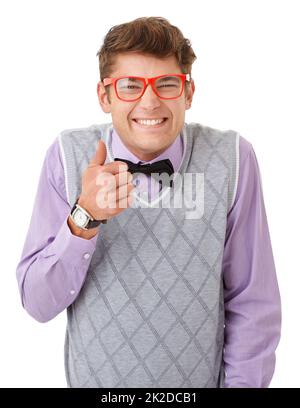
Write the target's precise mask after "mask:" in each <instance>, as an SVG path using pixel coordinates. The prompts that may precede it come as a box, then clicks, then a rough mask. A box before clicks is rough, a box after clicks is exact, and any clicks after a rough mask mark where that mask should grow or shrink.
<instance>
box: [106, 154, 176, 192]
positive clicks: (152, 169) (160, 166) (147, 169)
mask: <svg viewBox="0 0 300 408" xmlns="http://www.w3.org/2000/svg"><path fill="white" fill-rule="evenodd" d="M114 160H115V161H117V160H118V161H119V160H120V161H122V162H124V163H127V164H128V171H129V172H130V173H143V174H147V175H151V173H158V174H160V173H167V174H168V175H169V176H171V175H172V174H173V173H174V167H173V165H172V163H171V161H170V160H169V159H164V160H159V161H156V162H153V163H147V164H140V163H133V162H132V161H130V160H125V159H121V158H119V157H116V158H115V159H114ZM170 181H171V183H170V184H171V186H172V184H173V183H172V180H170Z"/></svg>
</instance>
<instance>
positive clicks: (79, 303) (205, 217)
mask: <svg viewBox="0 0 300 408" xmlns="http://www.w3.org/2000/svg"><path fill="white" fill-rule="evenodd" d="M111 131H112V124H111V123H106V124H102V125H92V126H90V127H87V128H82V129H69V130H65V131H63V132H62V133H61V134H60V137H59V139H60V146H61V152H62V155H63V162H64V171H65V180H66V191H67V198H68V201H69V204H70V206H71V207H72V206H73V204H74V202H75V200H76V198H77V196H78V195H79V194H80V191H81V175H82V172H83V171H84V170H85V168H86V167H87V165H88V163H89V161H90V159H91V157H92V156H93V155H94V154H95V149H96V145H97V141H98V140H99V138H101V139H103V140H104V141H105V143H106V145H107V148H108V156H107V159H106V162H109V161H111V160H113V157H112V151H111V146H110V139H111V138H110V135H111ZM181 136H182V137H183V138H184V142H185V151H184V156H183V159H182V162H181V165H180V169H179V170H178V172H177V173H176V174H175V178H174V183H173V187H172V188H170V187H164V188H163V190H162V191H161V192H160V193H159V194H161V195H162V196H161V200H156V202H157V201H159V202H160V201H161V202H162V201H163V200H164V199H166V198H169V199H170V200H169V202H170V203H171V204H172V197H173V198H174V196H175V194H177V193H178V192H183V188H184V184H185V182H184V176H185V175H187V174H188V173H194V174H200V175H202V179H201V178H200V184H199V183H198V185H197V182H196V188H195V189H196V200H195V202H196V201H197V200H198V203H197V205H198V208H200V209H201V208H202V210H200V211H198V213H197V212H194V213H193V214H194V215H192V216H191V214H192V212H191V209H190V208H188V207H187V206H186V205H185V201H184V200H183V204H182V206H181V207H180V206H177V207H178V208H177V207H176V206H175V205H173V206H172V205H169V208H168V206H162V205H160V206H157V205H156V206H152V205H148V206H147V205H141V202H140V201H139V200H140V199H139V198H138V197H136V200H135V203H134V205H133V207H132V208H128V209H125V210H124V211H123V212H122V213H121V214H119V215H118V216H115V217H113V218H111V219H110V220H109V221H108V222H107V224H102V225H101V227H100V232H99V236H98V238H97V245H96V250H95V252H94V254H93V256H92V259H91V263H90V266H89V269H88V272H87V276H86V280H85V282H84V284H83V286H82V288H81V291H80V293H79V295H78V297H77V298H76V300H75V301H74V302H73V303H72V304H71V305H70V306H69V307H68V309H67V317H68V323H67V330H66V338H65V371H66V378H67V384H68V387H99V388H102V387H126V388H127V387H138V388H142V387H184V388H186V387H196V388H203V387H211V388H214V387H222V386H223V381H224V369H223V359H222V354H223V337H224V299H223V277H222V257H223V250H224V241H225V234H226V223H227V214H228V212H229V210H230V208H231V207H232V204H233V202H234V198H235V194H236V188H237V179H238V163H239V159H238V146H239V134H238V133H237V132H234V131H232V130H228V131H221V130H217V129H213V128H210V127H207V126H202V125H200V124H198V123H190V124H186V123H185V124H184V126H183V129H182V132H181ZM176 177H177V180H180V179H181V180H183V181H182V183H180V182H175V180H176ZM201 180H202V184H201ZM187 184H188V183H187ZM193 185H195V183H194V182H193ZM197 189H198V190H197ZM200 190H201V192H202V193H201V194H200V195H199V194H198V196H197V192H198V193H199V191H200ZM194 193H195V192H193V194H194ZM163 197H164V199H163ZM197 197H198V198H197ZM200 201H201V202H200ZM195 214H196V216H195Z"/></svg>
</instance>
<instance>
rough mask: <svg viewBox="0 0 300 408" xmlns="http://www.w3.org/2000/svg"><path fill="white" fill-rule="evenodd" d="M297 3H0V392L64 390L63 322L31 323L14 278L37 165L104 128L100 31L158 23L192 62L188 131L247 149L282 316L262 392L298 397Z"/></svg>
mask: <svg viewBox="0 0 300 408" xmlns="http://www.w3.org/2000/svg"><path fill="white" fill-rule="evenodd" d="M299 7H300V2H299V1H297V0H295V1H292V0H282V1H276V0H272V1H268V0H259V1H255V0H251V1H247V0H244V1H243V0H242V1H241V0H226V1H224V0H223V1H214V0H207V1H199V0H198V1H194V2H193V1H188V2H185V1H180V2H179V1H178V2H176V1H175V0H172V1H166V0H165V1H161V0H159V1H155V0H151V1H147V2H145V1H144V2H141V1H122V2H121V1H119V2H116V1H100V0H99V1H91V0H84V1H83V0H82V1H78V0H77V1H75V0H72V1H67V0H59V1H58V0H56V1H54V0H51V1H50V0H48V1H38V0H36V1H34V0H26V1H21V0H19V1H16V0H10V1H1V3H0V41H1V44H0V71H1V72H0V73H1V75H0V108H1V110H0V114H1V118H0V125H1V137H0V143H1V160H0V166H1V171H0V176H1V200H0V205H1V208H0V219H1V223H0V226H1V234H0V240H1V243H0V245H1V246H0V248H1V273H0V288H1V296H0V313H1V316H0V317H1V320H0V323H1V324H0V328H1V329H0V330H1V334H0V343H1V344H0V353H1V354H0V365H1V369H0V387H66V382H65V376H64V365H63V344H64V335H65V324H66V314H65V312H63V313H61V314H60V315H59V316H57V317H56V318H55V319H54V320H52V321H50V322H48V323H44V324H42V323H38V322H36V321H34V320H33V318H31V317H30V316H29V315H28V314H27V313H26V312H25V311H24V310H23V309H22V307H21V301H20V297H19V293H18V288H17V281H16V277H15V270H16V265H17V263H18V262H19V259H20V255H21V251H22V248H23V243H24V239H25V234H26V232H27V228H28V226H29V220H30V216H31V211H32V207H33V202H34V198H35V193H36V188H37V183H38V178H39V174H40V170H41V166H42V162H43V160H44V155H45V152H46V150H47V148H48V147H49V145H50V144H51V143H52V142H53V140H54V138H55V137H56V136H57V135H58V133H59V132H61V131H62V130H64V129H67V128H75V127H82V126H89V125H91V124H94V123H103V122H109V121H110V120H111V117H110V116H109V115H105V114H104V113H102V111H101V108H100V106H99V104H98V100H97V95H96V83H97V81H98V80H99V72H98V59H97V57H96V53H97V51H98V49H99V48H100V46H101V44H102V40H103V38H104V36H105V34H106V33H107V31H108V30H109V29H110V27H111V26H113V25H116V24H120V23H123V22H126V21H129V20H132V19H134V18H137V17H141V16H162V17H165V18H167V19H169V21H170V22H171V23H172V24H174V25H176V26H178V27H179V28H180V29H181V30H182V32H183V34H184V35H185V37H187V38H189V39H190V40H191V42H192V46H193V49H194V51H195V53H196V55H197V57H198V59H197V60H196V62H195V63H194V65H193V70H192V74H193V77H194V79H195V84H196V93H195V96H194V101H193V106H192V109H191V110H190V111H188V112H187V115H186V121H187V122H200V123H202V124H204V125H208V126H212V127H215V128H219V129H233V130H237V131H239V132H240V133H241V135H242V136H244V137H245V138H246V139H247V140H248V141H249V142H251V143H252V145H253V147H254V150H255V152H256V156H257V159H258V162H259V165H260V171H261V176H262V183H263V191H264V199H265V206H266V210H267V215H268V222H269V229H270V234H271V241H272V247H273V252H274V258H275V264H276V269H277V274H278V280H279V285H280V291H281V296H282V306H283V326H282V338H281V342H280V345H279V347H278V349H277V365H276V371H275V374H274V377H273V381H272V383H271V387H299V386H300V376H299V365H300V357H299V345H300V329H299V325H300V319H299V312H300V293H299V291H300V278H299V274H300V270H299V258H298V255H299V252H300V251H299V244H300V240H299V231H300V225H299V211H300V205H299V204H300V203H299V180H298V178H299V176H300V165H299V163H300V152H299V147H300V144H299V137H300V121H299V119H300V115H299V113H300V112H299V107H300V80H299V73H300V58H299V38H300V25H299V20H300V18H299V17H300V10H299Z"/></svg>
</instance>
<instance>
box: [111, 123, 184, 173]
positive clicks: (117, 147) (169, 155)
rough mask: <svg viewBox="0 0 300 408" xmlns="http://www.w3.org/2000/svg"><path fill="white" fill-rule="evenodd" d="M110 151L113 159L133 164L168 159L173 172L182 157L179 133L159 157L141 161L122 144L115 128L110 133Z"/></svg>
mask: <svg viewBox="0 0 300 408" xmlns="http://www.w3.org/2000/svg"><path fill="white" fill-rule="evenodd" d="M111 149H112V153H113V156H114V157H121V158H123V159H125V160H130V161H132V162H133V163H138V162H141V163H154V162H156V161H159V160H164V159H169V160H170V161H171V163H172V165H173V167H174V171H177V170H178V169H179V166H180V163H181V159H182V155H183V149H184V146H183V137H182V135H181V134H180V133H179V134H178V135H177V137H176V139H175V140H174V142H173V143H172V144H171V145H170V146H169V147H168V148H167V149H166V150H165V151H163V152H162V153H161V154H160V155H159V156H157V157H155V159H153V160H149V161H143V160H140V159H139V158H138V157H137V156H135V154H133V153H132V152H131V151H130V150H129V149H128V148H127V147H126V146H125V144H124V143H123V141H122V139H121V137H120V136H119V135H118V133H117V131H116V130H115V128H113V131H112V140H111Z"/></svg>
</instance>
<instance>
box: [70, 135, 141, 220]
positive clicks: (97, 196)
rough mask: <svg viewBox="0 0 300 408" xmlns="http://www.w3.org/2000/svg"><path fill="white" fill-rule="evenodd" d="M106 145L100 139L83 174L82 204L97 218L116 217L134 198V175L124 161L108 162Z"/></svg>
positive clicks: (79, 202)
mask: <svg viewBox="0 0 300 408" xmlns="http://www.w3.org/2000/svg"><path fill="white" fill-rule="evenodd" d="M106 154H107V152H106V146H105V143H104V142H103V141H102V140H100V141H99V143H98V146H97V150H96V153H95V155H94V157H93V158H92V159H91V161H90V163H89V165H88V167H87V168H86V169H85V171H84V172H83V175H82V188H81V194H80V197H79V200H78V204H79V205H80V206H81V207H83V208H84V209H85V210H86V211H87V212H88V213H90V214H91V216H92V217H93V218H94V219H96V220H103V219H109V218H112V217H114V216H116V215H118V214H120V213H121V212H122V211H124V209H125V208H128V207H129V206H130V205H131V204H132V201H133V197H132V196H131V195H130V192H131V191H132V190H133V189H134V185H133V184H132V183H131V181H132V179H133V177H132V174H131V173H130V172H128V171H127V170H128V166H127V164H126V163H124V162H122V161H114V162H111V163H107V164H104V163H105V160H106Z"/></svg>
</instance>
